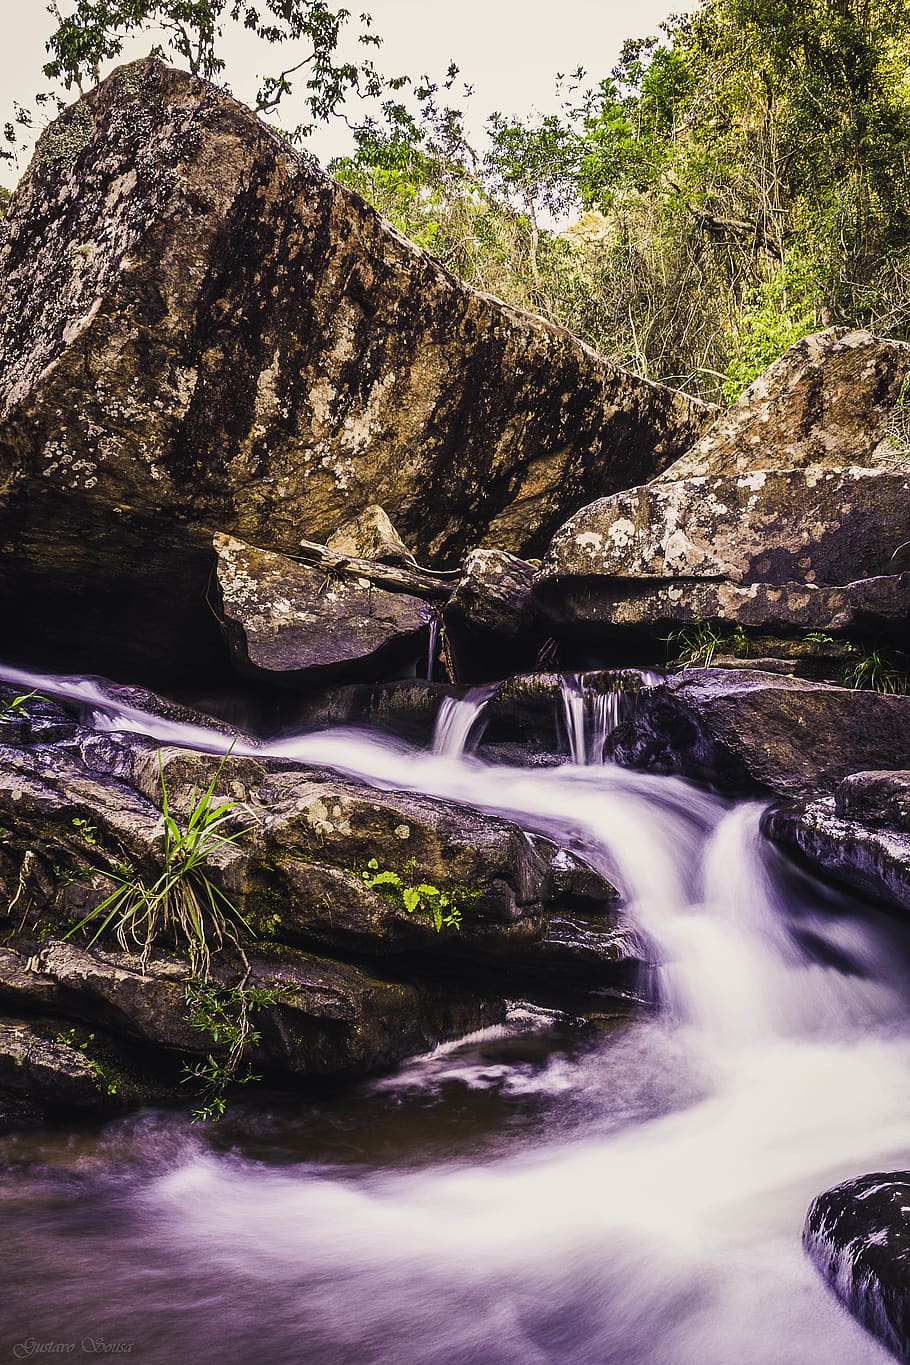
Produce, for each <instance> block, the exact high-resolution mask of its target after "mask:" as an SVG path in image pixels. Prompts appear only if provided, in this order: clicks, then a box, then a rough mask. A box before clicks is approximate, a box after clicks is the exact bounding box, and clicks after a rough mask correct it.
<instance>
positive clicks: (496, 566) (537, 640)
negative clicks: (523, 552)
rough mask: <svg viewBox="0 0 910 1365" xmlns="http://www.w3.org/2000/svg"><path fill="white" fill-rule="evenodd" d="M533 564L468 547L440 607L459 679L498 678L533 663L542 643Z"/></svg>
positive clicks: (511, 556) (503, 552)
mask: <svg viewBox="0 0 910 1365" xmlns="http://www.w3.org/2000/svg"><path fill="white" fill-rule="evenodd" d="M536 571H537V570H536V566H535V565H533V564H528V563H527V562H526V561H525V560H523V559H518V558H517V557H516V556H515V555H510V554H506V552H505V551H504V550H484V549H479V550H472V551H471V553H470V554H469V555H468V557H467V559H466V560H465V563H464V569H463V571H462V576H461V579H460V580H459V582H458V583H457V585H456V587H455V591H454V592H453V593H452V596H451V597H450V598H449V601H448V603H447V604H446V608H445V625H446V634H447V635H448V637H449V642H450V644H451V646H452V650H453V653H454V656H455V663H456V668H457V674H458V677H459V678H463V679H468V680H470V681H472V682H473V681H478V680H485V679H487V678H494V677H500V676H502V674H503V673H506V674H509V673H515V672H517V671H520V670H521V669H523V668H528V667H531V666H533V664H534V663H535V662H536V659H537V656H538V654H539V652H540V648H541V645H542V644H543V640H544V636H543V634H542V618H541V615H540V608H539V607H538V604H537V601H536V599H535V597H534V591H533V589H534V575H535V573H536Z"/></svg>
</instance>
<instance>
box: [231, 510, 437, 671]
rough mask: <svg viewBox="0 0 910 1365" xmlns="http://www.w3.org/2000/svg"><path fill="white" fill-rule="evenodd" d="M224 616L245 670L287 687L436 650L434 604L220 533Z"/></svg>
mask: <svg viewBox="0 0 910 1365" xmlns="http://www.w3.org/2000/svg"><path fill="white" fill-rule="evenodd" d="M214 544H215V551H216V553H217V556H218V567H217V585H218V598H219V608H220V612H221V616H222V619H223V622H224V629H225V633H226V635H227V640H228V644H229V647H230V651H231V657H232V659H233V661H234V666H235V667H236V669H237V670H238V672H240V673H242V674H245V675H246V676H249V677H253V678H257V679H260V680H264V681H268V682H271V683H277V684H278V685H280V686H283V687H299V686H300V685H302V684H306V683H316V684H318V683H320V682H324V681H326V680H327V679H330V678H344V677H345V676H347V677H350V676H351V675H352V674H355V675H356V674H359V675H360V676H361V677H363V676H364V675H366V676H370V675H372V677H373V678H374V679H381V678H383V677H384V676H387V675H388V673H389V672H390V671H391V672H392V673H394V672H395V671H396V670H397V669H403V668H407V667H408V666H410V667H411V669H413V667H414V665H415V664H416V663H417V661H418V659H420V660H421V661H425V660H426V659H427V655H428V641H429V636H430V627H431V625H432V624H433V622H434V621H435V620H436V614H435V612H434V610H433V608H432V607H431V606H430V605H429V604H428V603H427V602H424V601H422V600H421V599H420V598H418V597H411V596H410V595H409V594H407V593H403V592H386V591H385V590H384V589H382V588H379V587H377V586H376V585H375V584H374V583H371V582H370V581H369V580H368V579H365V578H357V577H349V576H347V575H343V574H338V575H331V574H327V573H325V572H324V571H323V570H322V569H318V568H313V567H310V566H309V565H306V564H298V563H296V562H295V561H294V560H292V559H288V558H287V557H286V556H284V555H276V554H271V553H270V552H269V551H267V550H257V549H254V548H253V546H251V545H245V544H244V543H243V541H240V540H236V539H234V537H232V536H226V535H220V534H219V535H216V536H215V540H214Z"/></svg>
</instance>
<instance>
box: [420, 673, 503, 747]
mask: <svg viewBox="0 0 910 1365" xmlns="http://www.w3.org/2000/svg"><path fill="white" fill-rule="evenodd" d="M496 687H497V684H496V683H490V684H489V685H488V686H486V687H472V688H470V689H469V690H468V691H467V692H466V693H465V695H464V696H463V697H445V698H444V699H443V702H442V705H441V706H440V708H439V713H438V715H437V717H436V726H435V728H434V730H433V743H432V746H431V748H432V751H433V753H434V754H447V755H448V756H449V757H450V758H461V756H462V754H465V753H470V752H471V747H470V741H471V739H472V738H473V740H474V743H475V745H476V743H477V742H478V741H479V739H480V734H481V733H482V731H480V730H479V728H478V722H479V720H480V717H481V715H482V714H483V711H484V709H485V707H486V704H487V702H488V701H489V700H490V698H491V697H492V696H493V694H494V692H495V691H496Z"/></svg>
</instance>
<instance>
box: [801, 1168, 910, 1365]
mask: <svg viewBox="0 0 910 1365" xmlns="http://www.w3.org/2000/svg"><path fill="white" fill-rule="evenodd" d="M908 1211H910V1171H887V1172H879V1173H875V1174H873V1175H863V1176H859V1177H857V1178H856V1179H855V1180H848V1181H846V1182H845V1183H844V1184H842V1185H837V1186H836V1187H835V1188H834V1189H832V1190H826V1191H825V1193H824V1194H820V1195H819V1196H818V1198H817V1199H815V1200H814V1201H813V1203H812V1206H811V1207H810V1209H809V1212H808V1215H807V1217H806V1225H805V1229H804V1231H803V1244H804V1246H805V1248H806V1250H807V1252H808V1253H809V1256H810V1257H811V1259H812V1260H813V1262H814V1263H815V1265H816V1266H817V1268H818V1270H819V1272H820V1274H821V1275H822V1277H823V1278H824V1280H825V1282H826V1284H827V1285H828V1287H829V1288H830V1289H831V1291H832V1293H834V1294H836V1295H837V1297H838V1298H839V1299H840V1301H841V1303H843V1304H844V1306H845V1307H846V1308H847V1309H848V1310H849V1311H850V1312H851V1313H852V1314H853V1315H854V1316H855V1317H857V1318H858V1319H859V1321H860V1322H861V1323H862V1324H863V1326H864V1327H865V1328H866V1329H867V1330H868V1331H869V1332H871V1333H872V1335H873V1336H874V1337H876V1338H877V1339H878V1340H879V1341H881V1342H883V1343H884V1344H885V1346H887V1348H888V1350H889V1351H891V1352H892V1353H893V1354H894V1355H895V1356H896V1357H897V1359H898V1360H901V1361H904V1362H910V1219H908V1217H907V1214H908Z"/></svg>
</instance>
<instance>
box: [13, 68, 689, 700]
mask: <svg viewBox="0 0 910 1365" xmlns="http://www.w3.org/2000/svg"><path fill="white" fill-rule="evenodd" d="M0 279H2V282H3V289H2V291H0V491H2V507H0V532H2V538H3V542H4V545H5V555H4V561H3V571H2V577H0V596H2V597H3V598H4V599H5V600H4V603H3V606H4V615H5V630H6V638H7V641H8V647H10V646H12V645H14V644H15V646H16V647H17V648H18V649H19V650H20V652H21V653H23V654H25V653H29V654H30V655H31V657H32V659H33V660H34V661H35V662H40V661H42V659H41V656H42V650H44V651H45V652H47V650H48V648H49V647H48V646H47V644H46V641H47V640H48V639H50V638H53V642H54V654H55V656H56V657H55V662H56V664H57V666H58V667H59V666H61V665H62V666H70V667H78V666H79V665H80V664H83V663H85V662H88V663H89V664H90V666H91V667H92V668H93V670H95V671H105V672H110V673H112V674H113V675H114V676H121V677H122V676H124V674H125V673H133V674H134V675H137V676H141V677H142V678H143V680H144V681H155V680H156V679H157V680H158V681H159V682H160V681H161V679H162V678H173V677H177V676H190V675H192V674H195V675H197V676H201V675H204V674H206V672H211V671H212V670H213V668H214V667H215V666H216V665H217V663H218V662H219V661H220V660H221V659H222V658H223V654H222V653H221V646H220V643H219V637H218V633H217V627H216V624H215V622H214V620H213V618H212V616H211V613H210V612H209V611H208V608H207V606H206V604H205V592H206V585H207V581H208V576H209V573H210V569H211V563H212V556H211V534H212V532H213V531H217V530H220V531H224V532H228V533H230V534H233V535H237V536H239V537H241V538H242V539H244V540H246V541H248V542H249V543H250V544H255V545H261V546H263V547H264V548H266V549H270V550H274V551H279V552H284V553H291V554H293V553H294V551H295V548H296V546H297V544H298V542H299V540H300V539H301V537H307V538H310V539H314V540H323V541H324V540H325V538H326V537H327V536H329V535H330V534H331V533H332V532H333V531H334V530H336V529H337V528H338V527H339V526H340V525H341V524H342V523H343V522H344V521H346V520H348V519H349V518H350V517H351V516H352V515H353V514H356V513H357V512H359V511H361V510H362V509H363V508H365V507H366V506H368V505H369V504H373V503H377V502H378V503H381V504H382V505H383V506H384V507H385V509H386V511H387V512H388V513H389V515H390V516H391V517H392V518H393V520H394V521H395V524H396V525H397V526H398V528H399V530H400V532H401V533H402V535H403V536H404V537H405V539H406V540H407V541H408V542H409V543H410V544H411V545H412V546H413V548H414V550H415V551H416V552H417V554H418V556H419V557H420V558H421V559H422V560H424V561H426V560H427V558H428V557H430V556H434V557H436V558H437V559H438V560H439V561H444V562H446V563H449V562H451V561H452V560H453V559H454V558H455V557H457V555H458V554H459V553H460V552H461V551H462V550H463V549H464V548H465V547H466V546H467V545H469V544H477V543H478V542H479V541H481V540H482V539H484V538H489V539H490V540H492V541H493V542H494V543H497V544H500V545H502V546H503V548H505V549H508V550H512V551H518V552H528V551H531V552H532V553H533V551H534V547H535V546H537V545H542V544H544V543H545V540H546V537H547V535H548V534H549V533H550V532H551V531H552V530H553V529H554V528H555V527H556V526H557V525H559V523H560V522H561V521H563V520H564V519H565V517H566V516H567V515H568V514H569V513H570V512H571V511H573V510H574V509H575V508H576V507H578V506H580V505H581V504H582V503H584V502H585V501H587V500H589V499H590V498H591V497H592V496H596V495H599V494H604V493H608V492H612V491H614V490H615V489H618V488H622V487H628V486H629V485H631V484H634V483H640V482H642V481H644V480H647V479H648V478H651V477H653V476H654V475H655V474H657V473H659V472H660V470H661V469H663V468H664V467H666V465H667V464H669V463H670V462H671V461H672V460H674V459H675V458H677V457H678V456H679V455H680V454H681V453H682V452H683V451H684V450H686V449H687V448H688V447H690V446H691V445H692V442H693V440H694V439H696V438H697V437H698V435H699V434H700V433H701V431H702V430H703V429H704V426H705V424H706V421H707V420H709V419H710V417H711V416H712V415H713V410H711V409H709V408H707V407H705V406H704V405H703V404H700V403H698V402H696V401H694V400H692V399H689V398H687V397H684V396H683V395H681V394H678V393H675V392H673V391H671V390H668V389H663V388H661V387H659V386H655V385H652V384H649V383H646V382H645V381H643V380H640V379H638V378H636V377H634V376H633V375H631V374H628V373H627V372H625V371H623V370H621V369H619V368H617V367H616V366H615V365H612V364H610V363H609V362H606V361H604V360H602V359H600V358H599V357H597V356H596V355H595V354H594V353H593V352H591V351H590V350H588V349H587V348H586V347H585V346H584V345H583V344H582V343H580V342H579V341H577V340H575V339H574V338H573V337H571V336H569V335H568V334H567V333H565V332H564V331H562V330H560V329H559V328H557V327H553V326H551V325H549V324H547V323H545V322H543V321H542V320H541V319H540V318H536V317H532V316H530V315H528V314H524V313H520V312H516V311H515V310H514V309H511V308H508V307H506V306H505V305H504V304H502V303H500V302H498V301H497V300H495V299H492V298H490V297H488V296H486V295H483V294H479V293H477V292H476V291H474V290H471V289H469V288H467V287H466V286H464V285H463V284H461V283H459V282H458V281H457V280H455V279H454V278H453V277H452V276H451V275H450V274H449V273H448V272H447V271H446V270H445V269H444V268H443V267H442V266H441V265H440V264H439V263H438V262H437V261H435V260H433V259H432V258H431V257H429V256H427V255H426V254H425V253H424V252H422V251H420V250H419V249H418V248H416V247H415V246H413V245H412V244H410V243H408V242H407V241H405V240H404V239H403V238H402V237H401V236H400V235H399V234H398V233H396V232H395V231H394V230H393V229H392V228H391V227H390V226H389V225H388V224H387V223H386V222H384V221H383V219H381V218H380V217H379V215H378V214H377V213H375V212H374V211H373V210H372V209H371V208H369V207H368V206H367V205H366V204H364V203H363V201H362V200H360V199H359V198H358V197H357V196H356V195H354V194H353V193H351V192H349V191H347V190H345V189H343V188H342V187H340V186H339V185H338V184H337V183H336V182H334V181H333V180H332V179H331V178H330V177H328V176H327V175H325V174H323V173H322V172H321V171H319V170H318V169H317V168H316V167H314V165H313V164H312V162H310V161H308V160H307V159H305V158H303V157H301V156H299V155H297V154H296V153H295V152H294V151H293V150H292V149H291V148H290V147H289V146H288V144H287V143H286V142H284V141H283V140H282V139H281V138H280V137H278V136H277V135H276V134H274V133H273V132H272V131H270V130H269V129H268V128H267V127H266V126H265V125H264V124H263V123H261V122H260V121H259V120H258V119H257V118H255V116H254V115H253V114H252V113H251V112H250V111H249V110H247V109H246V108H244V107H243V106H242V105H240V104H238V103H237V102H236V101H234V100H232V99H231V98H229V97H228V96H226V95H225V94H224V93H222V92H220V91H218V90H216V89H214V88H213V87H212V86H210V85H207V84H205V83H204V82H202V81H199V80H196V79H194V78H191V77H189V76H188V75H186V74H184V73H181V72H177V71H173V70H170V69H168V68H167V67H165V66H163V65H162V64H161V63H159V62H157V61H154V60H151V59H150V60H147V61H144V62H140V63H136V64H134V65H132V66H129V67H124V68H121V69H120V70H118V71H117V72H115V73H114V74H113V75H112V76H111V77H109V78H108V80H106V81H105V82H103V83H102V85H100V86H99V87H98V88H97V89H96V90H93V91H92V92H91V93H90V94H89V95H87V96H86V98H85V99H84V100H82V101H80V102H79V103H78V104H76V105H74V106H73V107H71V108H70V109H68V110H67V111H65V113H64V114H63V115H61V117H60V118H59V119H58V120H57V121H56V122H55V123H54V124H52V125H51V127H50V128H49V129H48V130H47V131H46V133H45V134H44V136H43V138H42V139H41V142H40V143H39V146H38V149H37V151H36V153H35V156H34V158H33V161H32V164H31V167H30V169H29V172H28V174H27V175H26V177H25V179H24V181H23V182H22V184H21V186H20V187H19V189H18V191H17V193H16V195H15V196H14V199H13V202H12V204H11V206H10V211H9V215H8V217H7V218H6V219H5V221H4V223H3V225H2V229H0Z"/></svg>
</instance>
